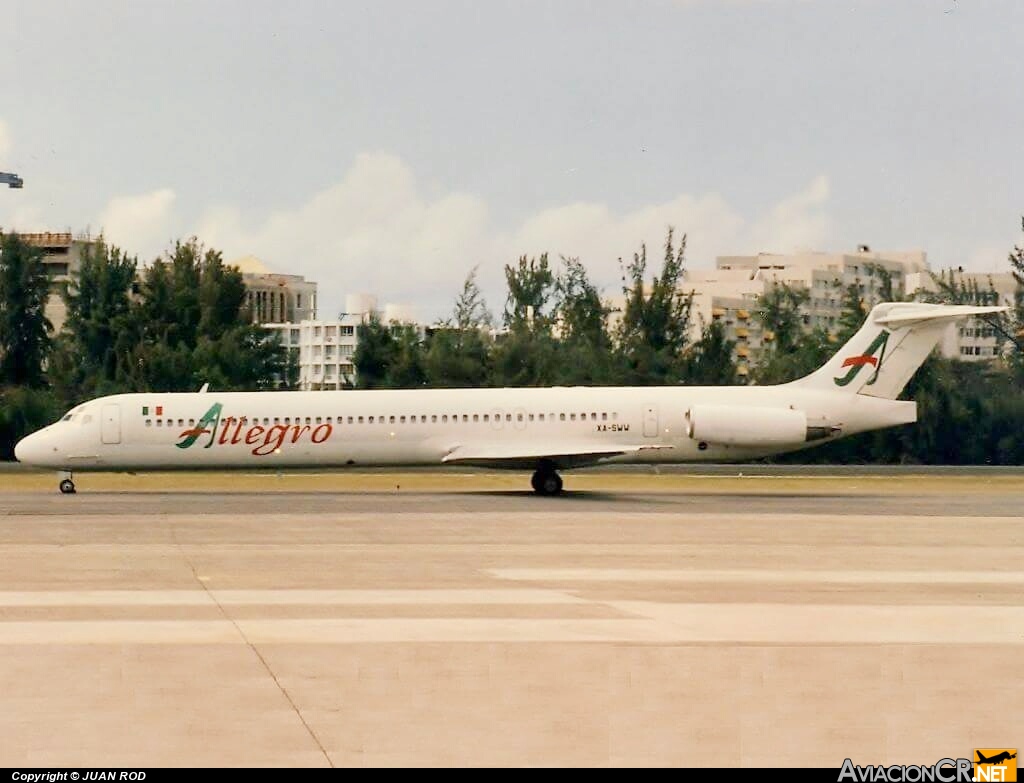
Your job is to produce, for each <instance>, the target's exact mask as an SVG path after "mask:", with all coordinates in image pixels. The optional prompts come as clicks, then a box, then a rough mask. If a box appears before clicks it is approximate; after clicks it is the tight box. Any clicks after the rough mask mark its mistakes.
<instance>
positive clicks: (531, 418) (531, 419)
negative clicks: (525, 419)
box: [530, 413, 533, 421]
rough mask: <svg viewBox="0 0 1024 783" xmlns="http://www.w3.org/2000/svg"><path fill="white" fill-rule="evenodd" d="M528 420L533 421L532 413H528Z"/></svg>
mask: <svg viewBox="0 0 1024 783" xmlns="http://www.w3.org/2000/svg"><path fill="white" fill-rule="evenodd" d="M530 421H533V414H532V413H531V414H530Z"/></svg>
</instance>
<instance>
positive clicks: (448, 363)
mask: <svg viewBox="0 0 1024 783" xmlns="http://www.w3.org/2000/svg"><path fill="white" fill-rule="evenodd" d="M476 273H477V270H476V268H473V269H472V270H470V272H469V274H468V275H467V276H466V279H465V281H464V282H463V284H462V290H461V291H460V292H459V295H458V297H456V300H455V307H454V309H453V312H452V317H451V318H449V319H448V320H446V321H444V322H442V323H440V324H438V325H437V326H436V327H434V328H433V329H431V330H430V332H429V336H428V341H427V348H426V354H425V356H424V359H423V368H424V372H425V374H426V379H427V383H428V384H429V385H430V386H434V387H439V388H476V387H480V386H485V385H487V382H488V378H489V377H490V374H491V356H490V351H491V341H490V337H489V335H488V332H487V330H488V327H490V325H491V324H492V323H493V320H492V318H491V314H490V312H489V311H488V310H487V303H486V301H485V300H484V296H483V293H482V292H481V291H480V286H479V285H478V284H477V281H476Z"/></svg>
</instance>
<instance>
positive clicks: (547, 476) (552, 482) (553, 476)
mask: <svg viewBox="0 0 1024 783" xmlns="http://www.w3.org/2000/svg"><path fill="white" fill-rule="evenodd" d="M530 484H531V485H532V486H533V491H534V492H536V493H537V494H538V495H557V494H558V493H560V492H561V491H562V477H561V476H559V475H558V473H556V472H555V466H554V465H550V464H542V465H541V466H540V467H539V468H537V472H536V473H534V474H533V478H532V479H530Z"/></svg>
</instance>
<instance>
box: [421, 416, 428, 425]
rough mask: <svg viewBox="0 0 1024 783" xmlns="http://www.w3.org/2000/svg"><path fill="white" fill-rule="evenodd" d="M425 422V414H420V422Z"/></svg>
mask: <svg viewBox="0 0 1024 783" xmlns="http://www.w3.org/2000/svg"><path fill="white" fill-rule="evenodd" d="M426 423H427V417H426V414H424V415H423V416H420V424H426Z"/></svg>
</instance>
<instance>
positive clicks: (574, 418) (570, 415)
mask: <svg viewBox="0 0 1024 783" xmlns="http://www.w3.org/2000/svg"><path fill="white" fill-rule="evenodd" d="M569 418H570V419H571V420H572V421H576V414H575V413H570V414H569Z"/></svg>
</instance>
